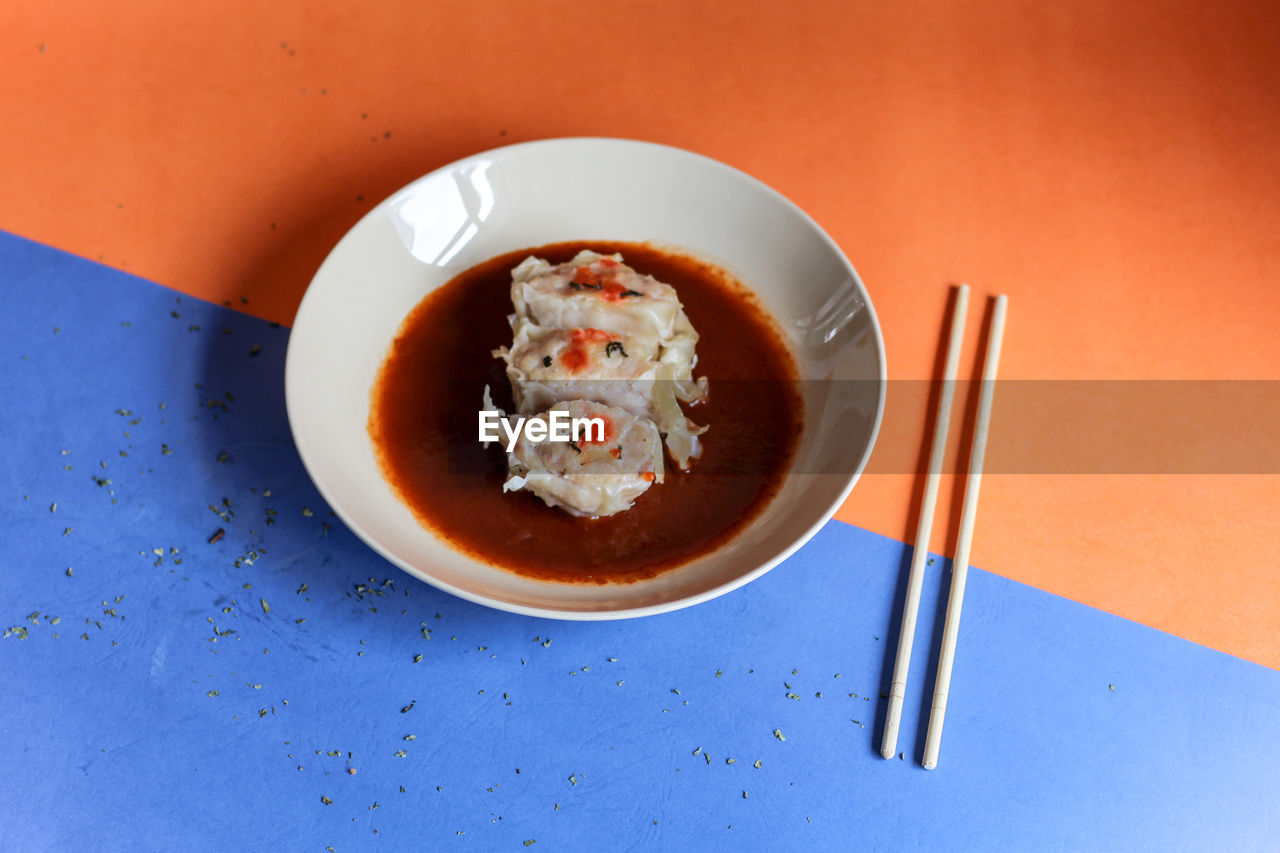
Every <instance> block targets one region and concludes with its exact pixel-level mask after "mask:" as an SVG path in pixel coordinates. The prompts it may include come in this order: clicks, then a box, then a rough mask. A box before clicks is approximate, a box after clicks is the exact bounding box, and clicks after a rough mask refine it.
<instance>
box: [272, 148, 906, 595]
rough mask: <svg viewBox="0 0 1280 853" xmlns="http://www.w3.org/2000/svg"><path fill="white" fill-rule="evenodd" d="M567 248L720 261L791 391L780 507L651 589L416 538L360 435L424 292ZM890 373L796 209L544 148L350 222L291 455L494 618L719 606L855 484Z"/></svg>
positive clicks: (320, 309)
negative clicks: (774, 337)
mask: <svg viewBox="0 0 1280 853" xmlns="http://www.w3.org/2000/svg"><path fill="white" fill-rule="evenodd" d="M567 240H622V241H634V242H649V243H654V244H657V245H660V246H665V247H670V248H675V249H678V250H680V251H683V252H684V253H686V254H690V255H693V256H695V257H699V258H702V259H704V260H707V261H711V262H713V263H715V264H718V265H720V266H722V267H724V268H726V269H727V270H729V271H730V272H731V273H733V274H734V275H735V276H737V277H738V279H740V280H741V281H742V282H743V283H744V284H745V285H747V286H748V287H749V288H750V289H751V290H753V291H754V292H755V293H756V294H757V295H758V296H759V298H760V300H761V301H762V302H763V304H764V305H765V307H766V308H767V309H768V310H769V311H770V312H771V313H772V315H773V317H774V319H775V320H776V321H777V323H778V325H779V326H780V327H781V328H782V330H783V332H784V334H785V335H786V337H787V339H788V341H789V342H790V344H791V346H792V350H793V352H794V354H795V356H796V360H797V363H798V366H799V369H800V373H801V376H802V378H803V379H804V380H805V382H804V383H803V384H804V397H805V406H806V411H805V430H804V433H803V437H802V439H801V444H800V447H799V450H798V452H797V457H796V460H795V463H794V465H793V468H792V471H793V473H792V474H791V475H789V476H788V478H787V482H786V484H785V485H784V486H783V488H782V490H781V492H780V493H779V494H778V496H777V497H776V498H775V499H774V500H773V502H772V503H771V504H770V505H769V506H768V507H767V508H766V510H765V511H764V512H763V513H762V515H761V516H760V517H759V518H758V519H757V520H756V521H755V522H754V523H753V524H751V525H750V526H749V527H747V528H746V529H745V530H744V531H743V532H742V533H741V534H740V535H739V536H737V537H736V538H735V539H734V540H732V541H731V542H730V543H728V544H727V545H725V546H724V547H722V548H721V549H720V550H718V551H715V552H713V553H711V554H708V555H706V556H703V557H701V558H698V559H696V560H694V561H693V562H691V563H689V564H687V565H685V566H682V567H680V568H677V569H675V570H672V571H669V572H666V573H664V574H662V575H660V576H659V577H657V578H654V579H651V580H648V581H641V582H637V583H632V584H608V585H600V586H597V585H583V584H563V583H554V582H544V581H534V580H530V579H527V578H524V577H521V576H519V575H516V574H514V573H512V572H508V571H504V570H501V569H497V568H494V567H491V566H488V565H485V564H483V563H481V562H478V561H476V560H474V559H472V558H470V557H468V556H466V555H464V554H461V553H459V552H458V551H456V550H454V549H452V548H451V547H450V546H448V545H447V544H445V543H444V542H443V541H442V540H440V539H439V538H437V537H436V536H434V535H433V534H432V533H431V532H430V531H429V530H427V529H425V528H424V527H422V526H421V525H420V524H419V523H418V521H417V520H416V519H415V518H414V516H413V514H412V513H411V512H410V510H409V509H408V508H407V507H406V506H405V505H404V504H403V503H401V501H400V500H399V499H398V498H397V497H396V495H395V494H394V493H393V492H392V490H391V489H390V487H389V486H388V485H387V483H386V481H385V480H384V479H383V477H382V475H381V472H380V471H379V467H378V463H377V461H376V459H375V457H374V450H373V447H372V444H371V442H370V439H369V435H368V432H367V423H368V418H369V406H370V390H371V388H372V386H373V382H374V379H375V377H376V374H377V370H378V368H379V366H380V364H381V362H382V360H383V358H384V357H385V355H386V354H387V351H388V347H389V345H390V343H391V341H392V339H393V338H394V336H395V333H396V331H397V329H398V328H399V326H400V323H401V322H402V320H403V319H404V318H405V316H406V315H407V314H408V313H409V311H410V310H411V309H412V308H413V307H414V306H415V305H417V303H418V302H419V301H420V300H421V299H422V298H423V296H424V295H425V294H427V293H428V292H430V291H431V290H433V289H434V288H437V287H439V286H441V285H443V284H444V283H445V282H447V281H448V280H449V279H451V278H453V277H454V276H455V275H457V274H458V273H459V272H461V271H463V270H465V269H467V268H468V267H471V266H474V265H475V264H477V263H480V262H481V261H484V260H487V259H489V258H491V257H493V256H495V255H498V254H501V253H503V252H508V251H512V250H515V249H519V248H522V247H528V246H536V245H542V244H546V243H553V242H559V241H567ZM694 319H695V323H697V322H699V320H698V318H694ZM703 322H705V321H703ZM885 379H886V373H885V361H884V344H883V341H882V339H881V335H880V328H879V325H878V324H877V322H876V317H875V312H874V311H873V309H872V307H871V302H870V300H869V299H868V297H867V293H866V290H865V289H864V288H863V285H862V282H861V281H860V280H859V278H858V275H857V273H856V272H855V271H854V269H853V266H852V265H851V264H850V263H849V261H848V260H847V259H846V258H845V257H844V255H843V254H842V253H841V252H840V250H839V248H838V247H837V246H836V245H835V244H834V243H833V242H832V241H831V239H830V238H829V237H827V235H826V234H825V233H823V231H822V230H821V228H819V227H818V226H817V224H815V223H814V222H813V220H812V219H810V218H809V217H808V216H807V215H805V214H804V212H803V211H801V210H800V209H799V208H798V207H796V206H795V205H793V204H792V203H791V202H789V201H787V200H786V199H785V198H783V197H782V196H781V195H779V194H778V193H777V192H775V191H773V190H772V189H770V188H768V187H767V186H765V185H764V184H762V183H760V182H759V181H756V180H755V179H753V178H750V177H748V176H747V175H745V174H743V173H741V172H739V171H737V170H735V169H732V168H730V167H728V166H725V165H723V164H721V163H718V162H716V161H714V160H710V159H708V158H706V157H702V156H699V155H696V154H691V153H689V152H687V151H682V150H679V149H675V148H669V147H665V146H660V145H653V144H649V143H642V142H633V141H627V140H617V139H555V140H546V141H542V142H532V143H526V144H522V145H513V146H510V147H506V148H499V149H496V150H493V151H489V152H485V153H482V154H477V155H475V156H472V157H468V158H466V159H465V160H460V161H458V162H456V163H453V164H451V165H449V166H445V167H444V168H441V169H438V170H437V171H435V172H432V173H431V174H429V175H427V176H425V177H423V178H421V179H419V180H417V181H415V182H414V183H412V184H410V185H409V186H407V187H405V188H404V189H403V190H401V191H399V192H397V193H396V194H395V195H393V196H391V197H390V198H388V199H387V200H385V201H383V202H382V203H381V204H379V205H378V206H377V207H376V208H374V209H373V210H372V211H370V212H369V214H368V215H367V216H365V217H364V218H363V219H362V220H361V221H360V222H359V223H358V224H357V225H356V226H355V227H354V228H352V229H351V231H350V232H348V234H347V235H346V236H345V237H344V238H343V239H342V241H341V242H339V243H338V245H337V246H336V247H335V248H334V249H333V251H332V253H330V255H329V257H328V258H327V259H326V260H325V262H324V264H323V265H322V266H321V267H320V270H319V271H318V272H317V273H316V276H315V279H314V280H313V281H312V283H311V285H310V287H309V288H308V290H307V293H306V296H305V297H304V299H303V301H302V305H301V307H300V308H299V310H298V315H297V318H296V320H295V322H294V327H293V331H292V335H291V337H290V339H289V352H288V361H287V364H286V368H285V395H286V402H287V406H288V411H289V422H290V425H291V427H292V429H293V435H294V439H295V441H296V443H297V446H298V451H299V453H300V454H301V456H302V460H303V463H304V464H305V465H306V467H307V470H308V472H309V473H310V474H311V477H312V479H313V480H314V481H315V483H316V486H317V487H318V488H319V489H320V491H321V493H323V495H324V496H325V498H326V499H327V500H328V502H329V504H330V505H331V506H332V507H333V509H334V510H335V511H336V512H337V513H338V515H339V516H340V517H341V518H342V519H343V521H344V522H346V524H347V525H348V526H349V527H351V529H352V530H353V531H355V533H356V534H357V535H359V536H360V537H361V538H362V539H363V540H364V541H365V542H367V543H368V544H369V545H370V546H371V547H372V548H374V549H375V550H376V551H378V552H379V553H380V554H382V555H383V556H384V557H386V558H387V559H388V560H390V561H391V562H393V563H395V564H396V565H398V566H400V567H401V568H402V569H404V570H405V571H407V572H409V573H410V574H412V575H414V576H416V577H418V578H420V579H422V580H424V581H426V582H427V583H430V584H432V585H434V586H437V587H439V588H441V589H444V590H446V591H448V592H451V593H453V594H455V595H459V596H461V597H463V598H466V599H470V600H472V601H476V602H480V603H482V604H487V605H490V606H493V607H498V608H501V609H504V610H510V611H514V612H520V613H532V614H537V615H542V616H551V617H559V618H569V619H611V618H621V617H629V616H641V615H647V614H652V613H660V612H664V611H667V610H673V609H676V608H678V607H684V606H687V605H690V604H694V603H697V602H699V601H704V600H706V599H708V598H712V597H714V596H716V595H720V594H722V593H724V592H727V591H729V590H731V589H734V588H735V587H737V586H740V585H742V584H744V583H746V582H748V581H750V580H751V579H753V578H755V577H758V576H760V575H761V574H763V573H764V572H766V571H768V570H769V569H770V568H772V567H773V566H775V565H777V564H778V563H779V562H781V561H782V560H783V559H785V558H786V557H787V556H788V555H789V554H791V553H792V552H793V551H794V550H795V549H797V548H798V547H800V545H802V544H803V543H804V542H805V541H806V540H807V539H808V538H809V537H810V536H811V535H813V533H814V532H816V531H817V529H818V528H819V527H821V526H822V524H823V523H825V522H826V521H827V520H828V519H829V518H830V517H831V515H832V514H833V513H834V512H835V510H836V508H837V507H838V506H839V505H840V503H841V502H842V501H843V500H844V498H845V497H846V496H847V495H848V493H849V491H850V490H851V489H852V488H853V485H854V483H855V482H856V480H857V477H858V474H859V472H860V471H861V470H862V467H863V465H864V464H865V462H866V460H867V457H868V456H869V454H870V452H871V448H872V445H873V444H874V442H875V435H876V431H877V429H878V428H879V424H880V417H881V413H882V411H883V407H884V397H885ZM713 391H714V389H713ZM648 498H649V499H660V495H659V494H656V493H655V494H651V495H650V496H648ZM691 523H696V519H691Z"/></svg>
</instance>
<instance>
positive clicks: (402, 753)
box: [396, 749, 409, 758]
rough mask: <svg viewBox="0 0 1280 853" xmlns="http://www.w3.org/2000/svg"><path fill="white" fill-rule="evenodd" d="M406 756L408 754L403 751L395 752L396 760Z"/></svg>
mask: <svg viewBox="0 0 1280 853" xmlns="http://www.w3.org/2000/svg"><path fill="white" fill-rule="evenodd" d="M408 754H409V753H407V752H405V751H404V750H403V749H397V750H396V758H404V757H405V756H406V755H408Z"/></svg>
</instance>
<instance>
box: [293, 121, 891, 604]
mask: <svg viewBox="0 0 1280 853" xmlns="http://www.w3.org/2000/svg"><path fill="white" fill-rule="evenodd" d="M572 145H606V146H616V147H618V148H619V149H621V148H632V149H650V150H655V149H656V150H660V151H663V152H665V153H666V154H674V155H676V156H681V157H687V158H691V159H693V160H696V161H699V162H700V164H701V165H702V166H704V167H706V168H710V169H712V170H715V171H719V172H721V173H722V174H724V175H727V176H729V177H731V178H733V179H735V180H738V181H744V182H746V183H747V184H749V185H752V186H754V187H755V188H756V189H757V190H760V191H763V192H764V194H765V195H766V196H769V197H771V198H772V200H773V201H775V202H778V203H781V204H782V206H783V207H784V208H786V209H788V210H789V211H790V212H791V213H792V214H794V215H795V216H797V217H799V218H800V220H801V221H803V222H804V223H805V224H806V225H808V227H809V228H811V229H813V231H814V232H815V233H816V234H817V235H818V237H819V238H820V239H821V240H822V241H823V242H824V243H825V244H826V245H827V247H828V248H829V249H830V250H831V251H832V252H834V254H835V257H836V258H838V259H839V261H840V263H841V264H842V265H843V266H844V268H845V270H846V271H847V272H848V273H849V275H850V276H851V278H852V280H853V282H854V284H855V285H856V286H857V288H858V290H859V291H860V292H861V294H862V296H863V297H864V302H865V310H866V311H867V312H868V313H869V315H870V319H871V330H872V332H873V337H874V339H875V347H876V354H877V357H878V360H879V365H880V371H879V376H878V377H877V385H878V389H879V393H878V394H877V399H876V411H875V417H874V418H873V421H872V426H871V433H870V435H869V437H868V440H867V443H866V446H865V448H864V449H863V451H862V455H861V457H860V458H859V459H858V464H857V465H856V466H855V467H854V470H853V473H852V474H851V475H850V476H849V478H848V482H846V483H845V485H844V487H843V488H842V489H841V490H840V493H839V495H837V497H836V498H835V500H833V501H832V502H831V503H830V505H828V506H827V507H826V508H825V509H823V511H822V513H821V514H820V515H819V517H818V518H817V520H815V521H814V523H813V524H811V525H810V526H809V527H808V528H807V529H806V530H805V531H804V533H803V534H801V535H800V536H798V537H796V538H795V539H794V540H793V541H792V542H791V543H790V544H789V545H788V546H787V547H786V548H784V549H783V550H782V551H780V552H779V553H778V554H776V555H775V556H774V557H772V558H770V559H769V560H767V561H765V562H764V563H762V564H760V565H759V566H756V567H755V568H753V569H752V570H751V571H749V572H744V573H743V574H740V575H737V576H735V577H733V578H732V579H730V580H727V581H725V582H724V583H721V584H718V585H716V586H713V587H710V588H708V589H705V590H702V591H700V592H697V593H693V594H691V595H687V596H683V597H680V598H677V599H673V600H670V601H663V602H659V603H655V604H646V605H640V606H635V607H620V608H607V609H597V610H561V609H558V608H554V607H543V606H534V605H528V604H522V603H520V602H515V601H508V600H505V599H502V598H495V597H491V596H488V595H483V594H480V593H476V592H473V591H471V590H468V589H465V588H462V587H458V586H456V585H454V584H451V583H448V582H447V581H443V580H441V579H439V578H437V577H434V576H431V575H429V574H427V573H425V572H423V571H422V570H421V569H419V568H417V567H416V566H413V565H410V564H409V563H408V562H407V561H404V560H401V559H400V558H399V557H397V556H395V555H394V554H392V553H391V552H389V551H388V550H387V549H386V548H384V547H383V546H382V545H381V544H380V543H379V542H378V541H377V540H376V539H375V538H374V537H372V536H370V535H368V534H367V533H366V531H365V530H364V529H363V528H362V526H361V525H360V524H359V523H358V522H356V521H355V520H354V519H352V518H350V517H349V516H348V514H347V512H346V511H345V510H344V508H343V507H342V506H341V504H340V502H339V501H337V500H336V499H335V498H336V497H337V496H336V495H333V494H332V493H331V489H330V487H329V486H328V485H326V483H325V482H324V481H323V479H322V478H321V477H319V476H317V471H316V470H315V469H314V468H313V466H312V464H311V463H310V462H308V454H307V451H306V450H305V445H306V440H305V439H304V438H303V437H302V435H300V432H299V425H298V424H299V422H298V419H297V418H296V417H295V414H294V413H295V411H296V409H297V407H298V405H300V404H298V403H295V402H294V395H295V394H297V393H300V392H298V391H297V390H296V389H297V388H298V382H299V381H300V380H298V379H294V378H293V377H294V376H295V374H296V373H297V371H298V370H300V369H301V368H300V367H299V366H298V363H299V357H298V356H297V355H296V353H297V349H296V348H295V346H294V342H295V340H296V335H295V332H296V330H297V329H298V328H299V327H300V326H301V325H303V324H304V323H305V320H306V317H307V316H308V315H309V314H310V313H311V312H312V311H314V310H315V308H314V306H315V305H316V304H317V302H318V299H319V297H316V296H315V293H316V291H314V290H313V285H314V284H315V282H316V280H317V279H319V278H320V276H321V274H322V273H323V272H324V271H325V268H326V267H327V266H328V265H329V263H330V261H331V260H332V259H333V258H334V256H336V255H337V254H338V253H339V251H340V250H341V249H342V248H343V246H344V245H345V244H346V243H347V242H348V241H349V240H351V239H352V236H353V235H354V234H355V233H356V232H357V231H359V230H361V228H362V226H364V224H365V223H366V222H367V221H369V220H371V219H372V218H373V217H375V216H381V215H384V214H385V210H386V207H387V205H388V204H389V203H390V201H391V200H392V199H394V198H396V197H398V196H399V195H401V194H402V193H404V192H407V191H408V190H410V189H412V188H413V187H415V186H417V185H419V184H421V183H423V182H425V181H427V180H429V179H431V178H433V177H435V176H437V175H439V174H442V173H445V172H449V171H452V170H455V169H458V168H460V167H462V166H465V165H467V164H468V163H471V162H473V161H476V160H480V159H483V158H493V157H498V156H508V155H509V154H511V153H512V152H515V151H518V150H530V149H537V148H555V147H564V146H572ZM284 385H285V389H284V390H285V413H286V416H287V418H288V421H289V431H290V434H291V436H292V438H293V443H294V446H295V448H296V449H297V451H298V457H299V458H300V459H301V460H302V466H303V469H304V470H305V471H306V472H307V476H308V477H310V478H311V482H312V484H313V485H314V486H315V488H316V490H317V491H318V492H319V493H320V496H321V497H323V498H324V500H325V502H326V503H327V504H328V505H329V507H330V508H331V509H332V510H333V511H334V512H335V513H336V514H337V516H338V518H339V519H341V521H342V523H343V524H344V525H346V526H347V528H348V529H349V530H351V532H352V533H354V534H355V535H356V537H357V538H359V539H360V541H361V542H363V543H364V544H365V545H366V546H367V547H369V548H371V549H372V550H373V551H374V552H376V553H377V554H378V555H379V556H381V557H382V558H383V559H385V560H387V561H388V562H390V563H392V564H393V565H395V566H396V567H398V568H400V569H401V570H403V571H405V572H407V573H408V574H410V575H411V576H413V577H415V578H417V579H419V580H421V581H423V582H424V583H427V584H429V585H430V586H433V587H435V588H436V589H439V590H441V591H442V592H446V593H449V594H450V595H454V596H457V597H458V598H461V599H463V600H466V601H470V602H472V603H475V604H480V605H484V606H485V607H491V608H494V609H497V610H503V611H506V612H508V613H516V614H520V615H524V616H537V617H541V618H547V619H560V620H566V621H574V622H600V621H612V620H618V619H634V618H639V617H642V616H654V615H657V614H660V613H669V612H672V611H675V610H683V609H684V608H687V607H692V606H694V605H696V604H701V603H703V602H706V601H710V600H711V599H713V598H718V597H720V596H722V595H725V594H727V593H729V592H732V591H733V590H735V589H738V588H739V587H742V586H745V585H746V584H748V583H750V582H751V581H753V580H756V579H758V578H760V577H761V576H763V575H764V574H765V573H767V572H769V571H770V570H772V569H774V568H775V567H777V566H778V565H779V564H781V563H782V562H784V561H786V560H787V559H788V558H790V557H791V555H793V554H794V553H795V552H796V551H798V550H800V548H801V547H803V546H804V545H805V544H806V543H808V541H809V540H810V539H812V538H813V537H814V535H816V534H817V532H818V531H819V530H821V529H822V528H823V527H824V526H825V525H826V524H827V523H828V522H830V521H831V519H832V518H833V517H834V515H835V514H836V512H837V511H838V510H839V508H840V506H841V505H842V504H844V502H845V501H846V500H847V499H848V497H849V495H850V493H852V491H853V487H854V486H856V485H857V483H858V481H859V480H860V479H861V477H862V473H863V471H864V470H865V468H866V466H867V462H868V461H869V460H870V458H871V453H872V452H873V451H874V449H875V445H876V440H877V439H878V438H879V435H880V426H881V423H882V422H883V419H884V407H885V398H886V396H887V391H888V387H887V386H888V365H887V363H886V359H885V346H884V335H883V332H882V330H881V328H880V321H879V318H878V317H877V316H876V312H875V307H874V305H873V304H872V301H871V296H870V294H869V293H868V292H867V288H866V285H865V284H864V283H863V281H862V277H861V276H860V275H859V274H858V271H857V270H856V269H855V268H854V266H853V263H852V262H851V261H850V260H849V258H848V257H847V256H846V255H845V253H844V251H843V250H842V249H841V248H840V246H839V244H837V243H836V241H835V240H833V239H832V238H831V235H829V234H828V233H827V232H826V230H825V229H823V228H822V226H821V225H819V224H818V222H817V221H816V220H815V219H814V218H813V217H812V216H810V215H809V214H808V213H806V212H805V211H804V209H803V208H801V207H800V206H799V205H798V204H796V203H795V202H793V201H792V200H791V199H789V198H787V197H786V196H785V195H783V194H782V193H780V192H778V191H777V190H776V189H774V188H773V187H771V186H769V185H768V184H766V183H765V182H764V181H761V180H760V179H759V178H756V177H753V176H752V175H749V174H747V173H746V172H744V171H742V170H741V169H737V168H735V167H733V166H730V165H728V164H727V163H724V162H721V161H719V160H716V159H714V158H712V157H709V156H707V155H705V154H699V153H697V152H694V151H689V150H688V149H685V148H679V147H677V146H673V145H665V144H662V143H657V142H648V141H644V140H638V139H627V138H621V137H610V136H565V137H550V138H546V139H536V140H530V141H527V142H517V143H513V144H510V145H501V146H497V147H495V148H489V149H486V150H484V151H478V152H476V153H474V154H468V155H467V156H465V157H461V158H459V159H457V160H454V161H452V162H449V163H446V164H444V165H442V166H439V167H437V168H435V169H432V170H431V171H430V172H427V173H426V174H424V175H422V176H420V177H418V178H415V179H414V180H412V181H410V182H409V183H407V184H405V185H404V186H402V187H399V188H397V189H395V190H393V191H392V192H391V193H389V194H388V195H387V196H386V197H385V198H383V199H382V200H380V201H379V202H378V203H377V204H375V205H374V206H373V207H372V208H371V209H370V210H369V211H368V212H366V213H365V214H364V216H362V217H360V219H359V220H358V221H357V222H356V223H355V224H353V225H352V226H351V227H350V228H348V229H347V231H346V233H345V234H343V235H342V237H341V239H339V240H338V242H337V243H335V244H334V245H333V248H331V249H330V250H329V252H328V254H327V255H326V256H325V259H324V260H323V261H322V262H321V263H320V266H318V267H317V268H316V271H315V273H314V274H313V275H312V276H311V281H310V282H308V284H307V289H306V291H305V292H304V293H303V296H302V300H301V301H300V302H299V303H298V309H297V311H296V312H295V313H294V317H293V322H292V323H291V324H290V327H289V343H288V346H287V348H286V352H285V369H284ZM787 476H795V475H787ZM431 532H432V534H433V535H434V536H436V538H437V539H438V538H439V536H438V534H435V532H434V531H431ZM445 547H451V546H449V545H448V544H447V543H445ZM455 550H456V549H455ZM458 553H460V554H462V555H463V556H464V557H467V558H468V559H473V560H474V559H476V558H475V557H473V556H471V555H469V554H466V553H465V552H461V551H459V552H458ZM550 583H555V582H550Z"/></svg>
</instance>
